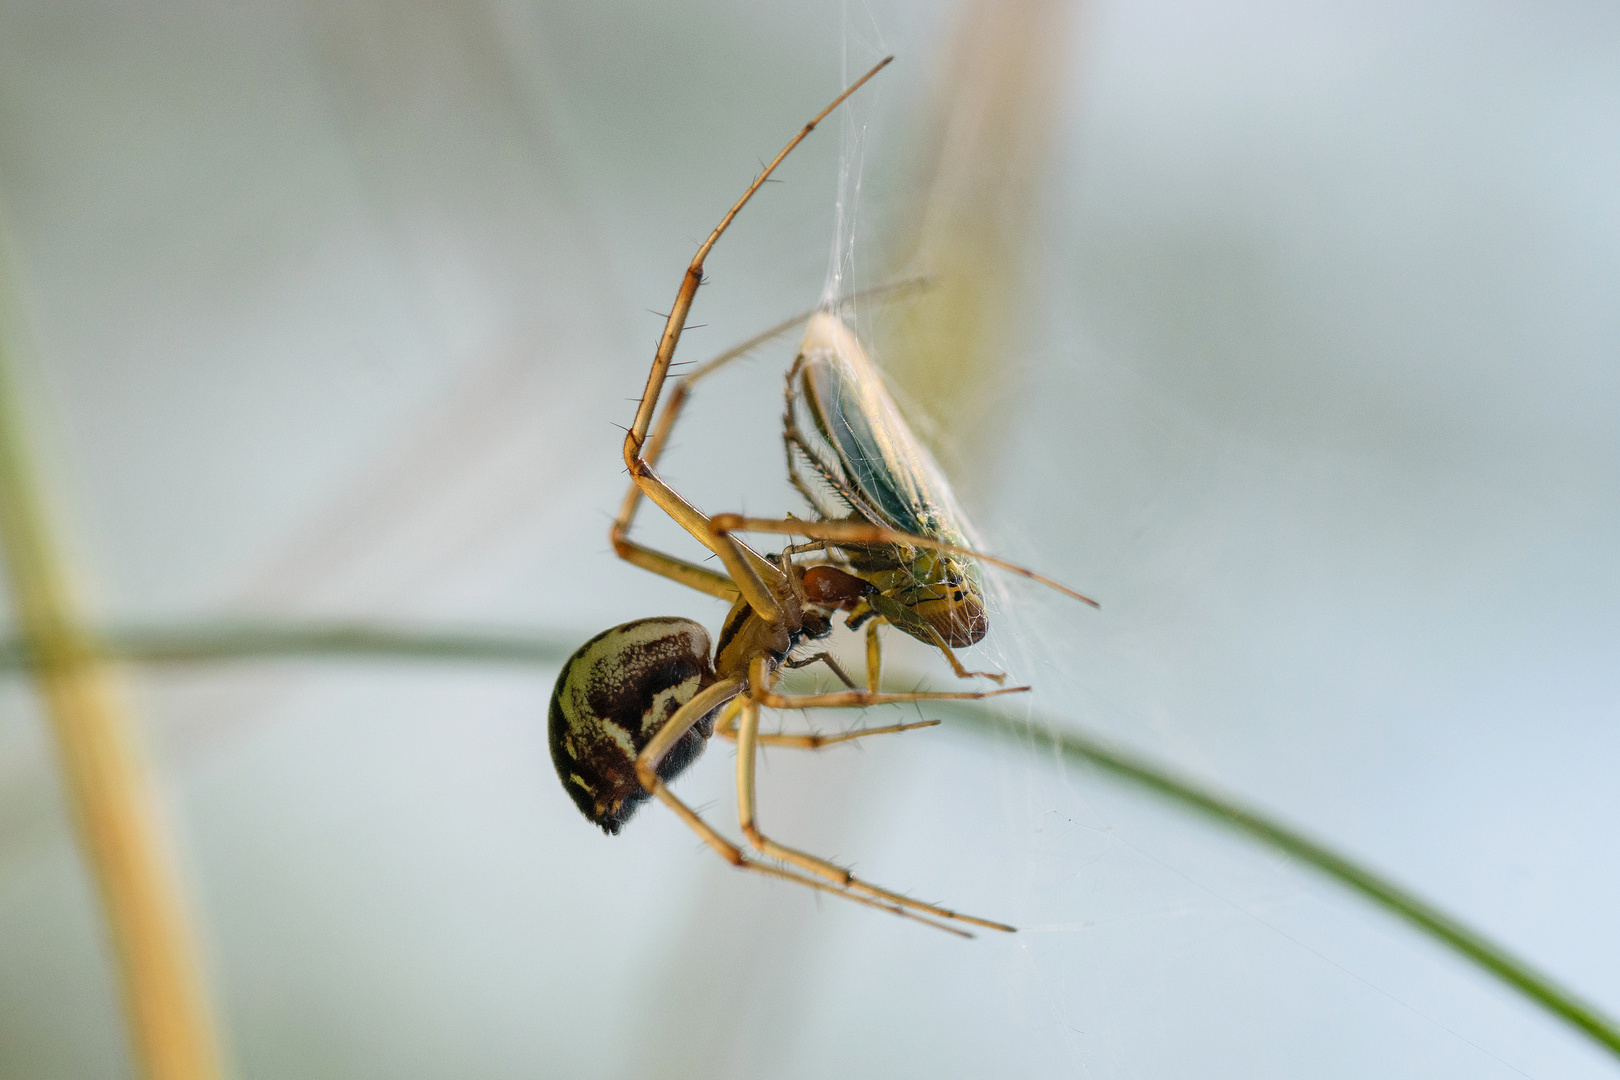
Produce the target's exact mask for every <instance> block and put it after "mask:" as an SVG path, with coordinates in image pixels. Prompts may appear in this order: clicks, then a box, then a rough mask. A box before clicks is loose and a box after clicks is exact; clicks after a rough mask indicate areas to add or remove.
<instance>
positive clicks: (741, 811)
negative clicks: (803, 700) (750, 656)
mask: <svg viewBox="0 0 1620 1080" xmlns="http://www.w3.org/2000/svg"><path fill="white" fill-rule="evenodd" d="M756 668H759V669H761V670H762V669H763V664H761V663H759V662H758V661H756ZM758 746H759V703H758V702H757V701H755V700H754V699H753V698H747V699H745V700H744V701H743V704H742V724H741V726H740V728H739V729H738V731H737V819H738V822H739V823H740V824H741V826H742V831H743V835H744V836H746V837H748V842H749V843H751V844H753V845H754V847H755V848H757V849H758V850H759V851H760V852H762V853H763V854H765V855H768V856H770V857H771V858H773V859H780V860H782V861H783V862H785V863H787V864H789V865H790V866H796V867H798V868H799V869H801V870H805V871H807V872H809V873H812V874H816V875H818V876H820V877H823V878H826V879H827V880H828V881H831V882H832V883H833V884H834V885H835V886H837V887H838V888H840V889H842V890H847V891H848V892H851V893H858V894H861V895H864V896H866V897H869V898H870V899H873V900H876V901H878V902H880V903H886V904H893V905H898V906H900V907H904V908H908V909H910V910H912V911H917V912H921V913H924V914H927V915H931V916H933V917H934V918H937V919H950V920H953V921H955V922H965V923H971V924H973V925H975V926H983V927H987V928H988V929H991V930H1004V931H1006V932H1008V933H1011V932H1012V931H1013V930H1014V927H1011V926H1008V925H1006V924H1005V923H998V922H992V921H990V920H989V919H981V918H978V917H977V916H974V915H963V914H961V913H960V912H956V911H952V910H950V909H949V908H943V907H940V906H939V905H937V904H927V903H923V902H922V901H920V900H913V899H911V898H910V897H907V896H901V895H900V894H899V893H895V892H891V891H889V890H888V889H882V888H879V887H878V886H876V885H872V884H869V883H868V882H865V881H862V880H861V879H860V878H857V877H856V876H855V875H853V874H851V873H850V872H849V871H848V870H845V869H844V868H843V867H841V866H835V865H833V864H832V863H830V862H828V861H827V860H825V859H819V858H817V857H816V856H814V855H810V854H807V853H805V852H803V851H799V850H798V849H796V848H790V847H786V846H784V845H782V844H778V843H777V842H776V841H774V840H772V839H771V838H770V837H768V836H766V835H765V834H764V833H763V832H761V831H760V830H759V826H758V824H757V822H756V820H755V812H754V811H755V799H754V758H755V755H756V751H757V750H758Z"/></svg>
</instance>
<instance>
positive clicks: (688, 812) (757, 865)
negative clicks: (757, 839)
mask: <svg viewBox="0 0 1620 1080" xmlns="http://www.w3.org/2000/svg"><path fill="white" fill-rule="evenodd" d="M653 795H654V796H655V797H656V798H657V799H658V801H659V802H661V803H663V804H664V805H665V806H667V807H669V808H670V809H671V810H673V811H675V816H676V817H678V818H680V819H681V820H682V821H684V822H686V825H687V827H688V828H690V829H691V830H692V831H693V832H695V833H697V834H698V836H699V837H701V838H702V839H703V842H704V843H705V844H708V845H709V847H711V848H713V849H714V851H715V853H716V854H717V855H719V856H720V857H721V858H722V859H724V860H726V862H728V863H730V864H731V865H732V866H735V867H736V868H737V869H739V870H751V871H753V872H754V873H756V874H764V875H765V876H766V877H773V878H779V879H781V880H783V881H791V882H793V883H794V884H796V885H803V886H805V887H807V888H811V889H817V890H820V891H821V892H825V893H830V894H831V895H833V896H838V897H842V898H843V899H845V900H853V901H855V902H856V903H857V904H865V905H866V906H867V907H873V908H877V909H879V910H880V911H887V912H889V913H890V914H892V915H898V916H900V917H901V918H903V919H910V920H912V921H913V922H920V923H922V924H923V925H924V926H932V927H933V928H934V929H936V930H944V931H945V932H946V933H950V934H955V935H957V936H958V937H966V938H970V937H972V936H973V935H972V934H970V933H968V932H967V931H966V930H962V929H960V928H959V927H955V926H947V925H945V924H944V923H940V922H935V921H934V920H933V919H929V918H925V917H924V916H923V915H920V914H918V913H917V912H914V911H910V910H908V907H909V905H903V904H900V903H897V902H894V901H884V900H881V899H875V898H872V897H868V896H862V895H860V894H858V893H854V892H851V891H850V890H848V889H840V888H838V887H837V886H836V885H831V884H828V883H827V882H825V881H818V880H817V879H815V878H813V877H809V876H807V875H805V874H798V873H794V872H793V871H791V870H788V869H786V868H784V867H780V866H772V865H770V864H769V863H762V862H757V861H755V860H753V859H750V858H749V857H748V856H747V855H745V854H743V850H742V849H741V848H739V847H738V846H737V845H736V844H733V843H732V842H731V841H729V840H727V839H726V838H725V837H723V836H721V835H720V834H719V833H717V832H715V831H714V829H713V828H711V827H710V826H709V823H708V822H706V821H704V820H703V819H702V818H701V817H699V816H698V814H697V812H696V811H694V810H693V809H692V808H691V807H689V806H687V805H686V804H685V803H683V802H682V801H681V800H680V799H678V798H676V797H675V793H674V792H672V791H670V790H669V788H668V786H666V785H665V783H664V782H663V781H662V780H659V781H657V783H656V785H655V786H654V787H653ZM957 918H961V916H957ZM987 925H996V924H993V923H992V924H987ZM996 928H997V929H1008V930H1010V929H1012V928H1011V927H1001V926H996Z"/></svg>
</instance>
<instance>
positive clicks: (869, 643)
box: [866, 622, 883, 694]
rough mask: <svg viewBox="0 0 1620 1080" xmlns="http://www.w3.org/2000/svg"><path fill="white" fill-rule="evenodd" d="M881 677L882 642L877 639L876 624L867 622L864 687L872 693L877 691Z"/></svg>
mask: <svg viewBox="0 0 1620 1080" xmlns="http://www.w3.org/2000/svg"><path fill="white" fill-rule="evenodd" d="M882 678H883V643H882V642H881V641H880V640H878V624H877V623H875V622H874V623H868V624H867V626H866V688H867V689H868V690H870V691H871V692H872V693H874V694H875V693H877V692H878V683H879V682H880V681H882Z"/></svg>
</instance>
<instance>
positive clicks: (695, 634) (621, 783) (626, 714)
mask: <svg viewBox="0 0 1620 1080" xmlns="http://www.w3.org/2000/svg"><path fill="white" fill-rule="evenodd" d="M714 678H715V676H714V667H713V665H712V664H711V663H710V660H709V635H708V632H707V631H706V630H704V629H703V627H701V626H699V625H698V624H697V623H695V622H692V621H691V620H690V619H678V618H651V619H637V620H636V621H634V622H628V623H624V624H623V625H621V626H615V627H614V628H613V629H611V630H604V631H603V632H602V633H600V634H597V635H596V636H595V637H593V638H591V640H589V641H587V642H586V643H585V644H584V645H582V646H580V648H579V651H578V652H576V653H574V655H573V656H571V657H569V658H568V662H567V663H565V664H564V665H563V669H562V673H561V674H560V675H558V676H557V686H556V689H555V690H553V691H552V694H551V709H550V717H549V728H550V732H549V734H550V743H551V760H552V763H553V764H554V765H556V767H557V775H558V776H559V777H560V778H561V779H562V783H563V787H564V788H566V789H567V791H568V794H569V797H570V798H572V799H573V800H574V805H576V806H578V807H579V809H580V812H581V813H582V814H584V815H585V816H586V817H587V818H589V819H590V820H591V821H593V822H595V823H596V824H597V825H600V826H601V827H602V830H603V831H604V832H607V833H610V834H611V833H617V832H618V831H619V829H620V828H621V827H622V826H623V825H624V823H625V822H626V821H628V820H630V817H631V815H632V814H634V813H635V811H636V808H637V807H638V806H640V805H641V804H642V803H643V802H645V801H646V800H647V799H648V798H649V797H650V796H649V794H648V792H647V790H646V789H645V788H643V787H642V786H641V783H640V781H639V780H637V779H636V768H635V766H636V756H637V755H638V754H640V753H641V751H642V750H643V749H644V748H645V747H646V745H647V743H648V742H650V741H651V740H652V737H653V736H654V735H655V734H657V733H658V730H659V729H660V728H662V727H663V726H664V725H665V724H666V723H668V722H669V719H670V717H672V716H674V715H675V711H676V710H677V709H679V708H680V707H681V706H682V705H684V704H686V703H687V702H688V701H690V700H692V698H693V696H695V695H696V694H697V692H698V691H699V690H701V689H703V688H704V687H706V686H708V685H709V684H710V683H712V682H714ZM713 733H714V716H713V714H712V713H711V714H710V715H708V716H705V717H704V718H703V719H702V720H700V721H698V723H697V724H696V725H694V726H693V727H692V729H691V730H690V731H688V732H687V733H686V734H684V735H682V736H681V738H680V740H679V741H677V742H676V743H675V745H674V746H673V747H671V748H670V751H669V753H668V754H666V755H665V756H664V758H663V760H662V761H661V762H660V763H659V765H658V775H659V777H661V778H662V779H663V780H665V781H666V782H667V781H669V780H672V779H674V778H675V777H676V776H677V775H679V774H680V772H681V771H682V770H683V769H685V768H686V767H687V766H688V765H690V764H691V763H692V762H693V761H695V760H697V757H698V755H699V754H701V753H702V752H703V747H704V744H705V742H706V741H707V739H708V738H709V736H710V735H712V734H713Z"/></svg>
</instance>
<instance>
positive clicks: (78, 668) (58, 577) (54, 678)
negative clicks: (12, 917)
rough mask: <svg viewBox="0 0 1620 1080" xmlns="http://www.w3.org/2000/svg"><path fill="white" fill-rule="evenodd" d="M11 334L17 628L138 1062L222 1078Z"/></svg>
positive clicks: (152, 1079)
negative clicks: (90, 877) (50, 488)
mask: <svg viewBox="0 0 1620 1080" xmlns="http://www.w3.org/2000/svg"><path fill="white" fill-rule="evenodd" d="M0 313H4V308H0ZM8 331H11V332H13V333H14V332H15V327H14V326H12V327H7V326H6V325H4V323H3V322H0V540H3V542H4V547H5V556H6V563H7V567H8V569H9V571H10V578H11V587H12V601H13V604H14V605H15V609H16V618H17V622H18V631H19V633H20V635H21V637H22V640H23V641H24V642H25V643H26V645H27V648H28V650H29V652H30V654H31V656H32V659H33V669H34V675H35V679H36V682H37V683H38V686H39V689H40V693H41V695H42V697H43V698H44V702H45V706H46V711H47V713H48V714H49V716H50V719H51V723H52V726H53V727H54V729H55V736H56V745H57V753H58V755H59V757H60V760H61V767H62V774H63V778H64V782H65V786H66V789H67V797H68V802H69V803H70V805H71V806H72V808H73V814H74V818H75V823H76V824H77V826H78V830H79V836H80V839H81V841H82V843H83V846H84V852H85V856H86V857H87V858H88V859H89V860H90V864H91V866H92V868H93V870H94V873H95V878H96V882H97V885H98V886H99V888H100V893H101V902H102V907H103V909H104V910H105V912H106V915H107V923H108V927H109V929H110V931H111V937H112V941H113V945H114V948H115V951H116V953H117V961H118V970H119V975H120V979H121V983H122V987H121V988H122V991H123V999H124V1007H125V1013H126V1015H127V1018H128V1023H129V1026H130V1032H131V1036H132V1038H133V1042H134V1049H135V1054H136V1058H137V1060H138V1071H139V1072H140V1073H141V1074H143V1075H144V1076H145V1077H146V1078H147V1080H205V1078H213V1077H217V1076H219V1074H220V1069H219V1055H218V1049H217V1046H216V1043H215V1040H214V1036H213V1032H212V1030H211V1028H210V1025H209V1018H208V1009H207V1004H206V1001H205V999H204V995H203V993H202V986H201V980H200V976H199V971H198V967H197V962H196V953H195V949H194V946H193V943H192V940H191V935H190V931H189V929H188V926H187V922H186V918H185V913H184V909H183V905H182V904H181V900H180V893H179V889H178V888H177V887H176V883H175V877H174V873H173V863H172V860H171V858H170V854H169V851H168V849H167V847H166V845H165V843H164V834H163V830H162V827H161V822H160V815H159V813H158V810H157V806H156V803H155V801H154V799H153V797H152V791H151V789H150V787H149V785H148V782H147V778H146V775H145V773H144V772H143V769H142V763H141V758H140V755H139V754H138V753H137V749H136V744H135V737H134V733H133V731H132V730H131V724H130V716H129V711H128V709H127V708H126V706H125V704H124V702H123V700H122V696H121V695H120V693H119V689H118V686H117V685H116V680H115V678H114V677H113V674H112V673H111V672H110V671H108V670H107V668H106V667H105V665H104V664H103V663H101V661H100V660H99V659H98V655H99V650H98V649H97V648H96V644H95V641H94V640H93V638H92V636H91V633H90V631H89V630H88V629H87V626H86V623H85V621H84V620H83V618H82V616H81V613H80V607H79V604H78V598H77V596H76V594H75V591H74V588H73V582H72V580H71V576H70V574H69V573H68V567H67V565H66V560H65V559H64V558H63V557H62V554H61V549H60V547H59V545H58V543H57V541H56V537H55V534H54V532H53V529H52V523H51V520H50V514H49V513H48V507H47V501H46V499H45V498H44V491H43V490H42V486H41V484H40V482H39V480H38V479H37V476H36V474H35V472H34V470H33V468H32V465H31V458H30V454H29V444H28V439H27V433H26V430H25V424H24V410H23V408H22V406H21V403H20V402H19V401H18V395H17V380H16V373H15V371H14V370H13V367H12V363H11V360H10V356H9V351H10V350H9V349H8V348H7V346H8V345H10V344H11V343H12V342H11V340H9V339H8Z"/></svg>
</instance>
